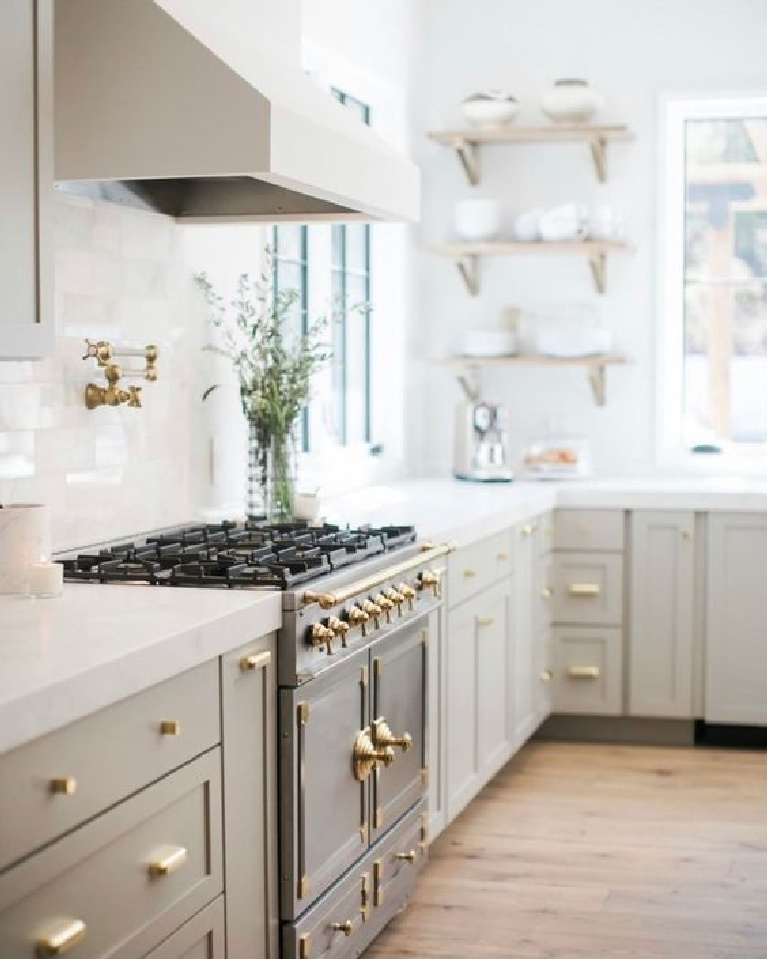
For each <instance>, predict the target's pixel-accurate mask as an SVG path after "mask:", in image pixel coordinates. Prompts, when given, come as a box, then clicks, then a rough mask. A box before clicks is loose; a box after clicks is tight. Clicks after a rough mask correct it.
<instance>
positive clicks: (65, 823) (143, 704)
mask: <svg viewBox="0 0 767 959" xmlns="http://www.w3.org/2000/svg"><path fill="white" fill-rule="evenodd" d="M54 695H55V694H54ZM163 723H171V724H172V723H175V724H176V726H175V727H174V726H172V725H170V726H167V727H164V726H163V725H162V724H163ZM219 725H220V724H219V693H218V662H217V661H215V660H212V661H211V662H209V663H205V664H203V665H202V666H198V667H197V668H195V669H192V670H189V671H188V672H185V673H182V674H181V675H179V676H175V677H174V678H173V679H170V680H168V681H167V682H164V683H161V684H159V685H157V686H153V687H152V688H151V689H147V690H145V691H143V692H141V693H138V694H137V695H135V696H132V697H131V698H130V699H124V700H122V701H121V702H118V703H115V705H113V706H108V707H107V708H106V709H102V710H101V711H100V712H97V713H94V714H93V715H91V716H86V717H85V718H84V719H81V720H78V721H77V722H75V723H72V724H71V725H69V726H65V727H64V728H63V729H59V730H57V731H56V732H54V733H50V734H49V735H47V736H44V737H43V738H41V739H38V740H35V741H34V742H31V743H28V744H27V745H24V746H20V747H19V748H18V749H15V750H12V751H11V752H9V753H7V754H6V755H4V756H0V783H2V789H1V790H0V870H2V869H3V868H5V867H7V866H8V865H9V864H10V863H12V862H14V861H15V860H17V859H20V858H21V857H22V856H24V855H26V854H28V853H30V852H32V851H33V850H34V849H37V848H38V847H40V846H42V845H44V844H45V843H47V842H49V841H50V840H51V839H54V838H55V837H56V836H59V835H61V834H62V833H64V832H67V831H68V830H70V829H72V828H73V827H75V826H77V825H79V824H80V823H82V822H84V821H85V820H86V819H89V818H90V817H92V816H94V815H96V814H97V813H100V812H102V811H103V810H104V809H107V808H108V807H109V806H113V805H114V804H115V803H116V802H119V801H120V800H122V799H124V798H125V797H126V796H129V795H130V794H131V793H134V792H136V791H137V790H138V789H141V788H142V787H143V786H146V785H147V784H148V783H150V782H153V781H154V780H155V779H159V778H160V777H161V776H164V775H165V774H166V773H168V772H170V770H172V769H175V768H176V767H177V766H181V765H182V764H183V763H186V762H188V761H189V760H190V759H193V758H194V757H195V756H198V755H199V754H200V753H202V752H204V751H205V750H206V749H210V747H211V746H214V745H215V744H216V743H218V742H219V740H220V734H219ZM164 730H165V731H164ZM56 790H60V791H56Z"/></svg>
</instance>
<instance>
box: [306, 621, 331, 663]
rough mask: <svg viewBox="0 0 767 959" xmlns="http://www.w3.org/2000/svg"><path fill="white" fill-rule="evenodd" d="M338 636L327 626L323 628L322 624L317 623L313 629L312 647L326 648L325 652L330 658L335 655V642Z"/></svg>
mask: <svg viewBox="0 0 767 959" xmlns="http://www.w3.org/2000/svg"><path fill="white" fill-rule="evenodd" d="M335 637H336V634H335V633H334V632H333V630H332V629H328V627H327V626H323V625H322V623H315V624H314V625H313V626H312V629H311V641H312V646H314V647H320V646H324V647H325V652H326V653H327V654H328V656H332V655H333V640H334V639H335Z"/></svg>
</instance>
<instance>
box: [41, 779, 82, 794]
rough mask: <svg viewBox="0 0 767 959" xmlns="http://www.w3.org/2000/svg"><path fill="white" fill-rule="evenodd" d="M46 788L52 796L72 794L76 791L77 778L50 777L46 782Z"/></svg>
mask: <svg viewBox="0 0 767 959" xmlns="http://www.w3.org/2000/svg"><path fill="white" fill-rule="evenodd" d="M48 790H49V792H51V793H52V794H53V795H54V796H74V794H75V793H76V792H77V780H76V779H75V777H74V776H62V777H60V778H56V779H51V781H50V782H49V783H48Z"/></svg>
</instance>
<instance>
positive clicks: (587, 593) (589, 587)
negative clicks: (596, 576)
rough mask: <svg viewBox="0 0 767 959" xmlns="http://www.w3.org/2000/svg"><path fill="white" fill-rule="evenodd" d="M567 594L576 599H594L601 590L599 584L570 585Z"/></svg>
mask: <svg viewBox="0 0 767 959" xmlns="http://www.w3.org/2000/svg"><path fill="white" fill-rule="evenodd" d="M567 592H568V593H569V595H570V596H575V597H576V598H578V599H594V598H595V597H597V596H599V594H600V593H601V592H602V590H601V588H600V586H599V583H570V585H569V586H568V587H567Z"/></svg>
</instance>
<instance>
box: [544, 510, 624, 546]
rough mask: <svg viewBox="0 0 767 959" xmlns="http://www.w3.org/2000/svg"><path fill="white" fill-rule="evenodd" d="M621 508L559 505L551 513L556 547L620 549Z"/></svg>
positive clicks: (622, 530) (621, 535) (622, 537)
mask: <svg viewBox="0 0 767 959" xmlns="http://www.w3.org/2000/svg"><path fill="white" fill-rule="evenodd" d="M623 541H624V521H623V510H619V509H558V510H557V511H556V513H555V514H554V548H555V549H606V550H622V549H623V545H624V544H623Z"/></svg>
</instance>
